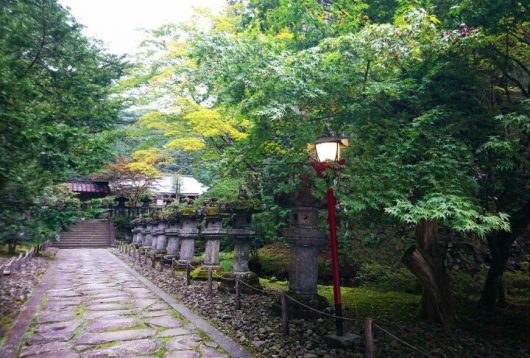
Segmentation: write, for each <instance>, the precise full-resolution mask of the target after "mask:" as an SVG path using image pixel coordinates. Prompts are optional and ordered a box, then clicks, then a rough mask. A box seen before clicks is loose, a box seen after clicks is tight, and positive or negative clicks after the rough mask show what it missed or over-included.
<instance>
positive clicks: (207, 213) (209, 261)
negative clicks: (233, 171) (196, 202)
mask: <svg viewBox="0 0 530 358" xmlns="http://www.w3.org/2000/svg"><path fill="white" fill-rule="evenodd" d="M202 212H203V215H204V228H203V229H202V230H201V236H202V237H203V238H204V239H205V240H206V247H205V249H204V266H208V267H214V268H219V267H220V266H219V251H220V249H221V239H222V238H223V237H224V236H226V234H227V229H226V228H224V227H223V218H224V217H225V215H224V214H223V213H222V210H221V208H220V207H219V206H218V204H217V201H215V200H212V201H210V203H209V206H207V207H205V208H203V210H202Z"/></svg>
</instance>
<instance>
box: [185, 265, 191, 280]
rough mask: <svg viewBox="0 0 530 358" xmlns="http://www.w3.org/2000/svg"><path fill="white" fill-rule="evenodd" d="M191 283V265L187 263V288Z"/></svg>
mask: <svg viewBox="0 0 530 358" xmlns="http://www.w3.org/2000/svg"><path fill="white" fill-rule="evenodd" d="M190 282H191V272H190V263H189V262H187V263H186V286H189V285H190Z"/></svg>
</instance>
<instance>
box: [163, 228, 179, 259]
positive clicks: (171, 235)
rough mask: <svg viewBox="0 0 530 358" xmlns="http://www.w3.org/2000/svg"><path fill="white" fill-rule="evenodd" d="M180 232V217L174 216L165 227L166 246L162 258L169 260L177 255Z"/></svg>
mask: <svg viewBox="0 0 530 358" xmlns="http://www.w3.org/2000/svg"><path fill="white" fill-rule="evenodd" d="M179 234H180V218H174V219H173V220H172V222H171V223H170V224H169V225H168V227H167V228H166V237H167V247H166V255H165V256H164V260H168V261H171V260H173V259H175V258H177V256H178V250H179Z"/></svg>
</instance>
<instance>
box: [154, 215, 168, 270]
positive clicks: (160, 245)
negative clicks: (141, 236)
mask: <svg viewBox="0 0 530 358" xmlns="http://www.w3.org/2000/svg"><path fill="white" fill-rule="evenodd" d="M155 234H156V246H155V244H153V248H154V249H153V251H152V267H155V264H156V262H157V261H160V265H161V266H160V269H163V265H164V262H163V257H164V254H165V253H166V246H167V237H166V222H165V221H160V222H159V223H158V225H157V227H156V230H155Z"/></svg>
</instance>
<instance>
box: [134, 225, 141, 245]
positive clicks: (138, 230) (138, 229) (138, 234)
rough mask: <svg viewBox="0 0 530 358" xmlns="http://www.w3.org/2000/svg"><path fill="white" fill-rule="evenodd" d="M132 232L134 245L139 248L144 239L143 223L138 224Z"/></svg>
mask: <svg viewBox="0 0 530 358" xmlns="http://www.w3.org/2000/svg"><path fill="white" fill-rule="evenodd" d="M132 233H133V241H132V244H133V245H134V247H135V248H139V247H141V246H142V241H143V228H142V226H141V225H136V226H135V227H134V228H133V229H132Z"/></svg>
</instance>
